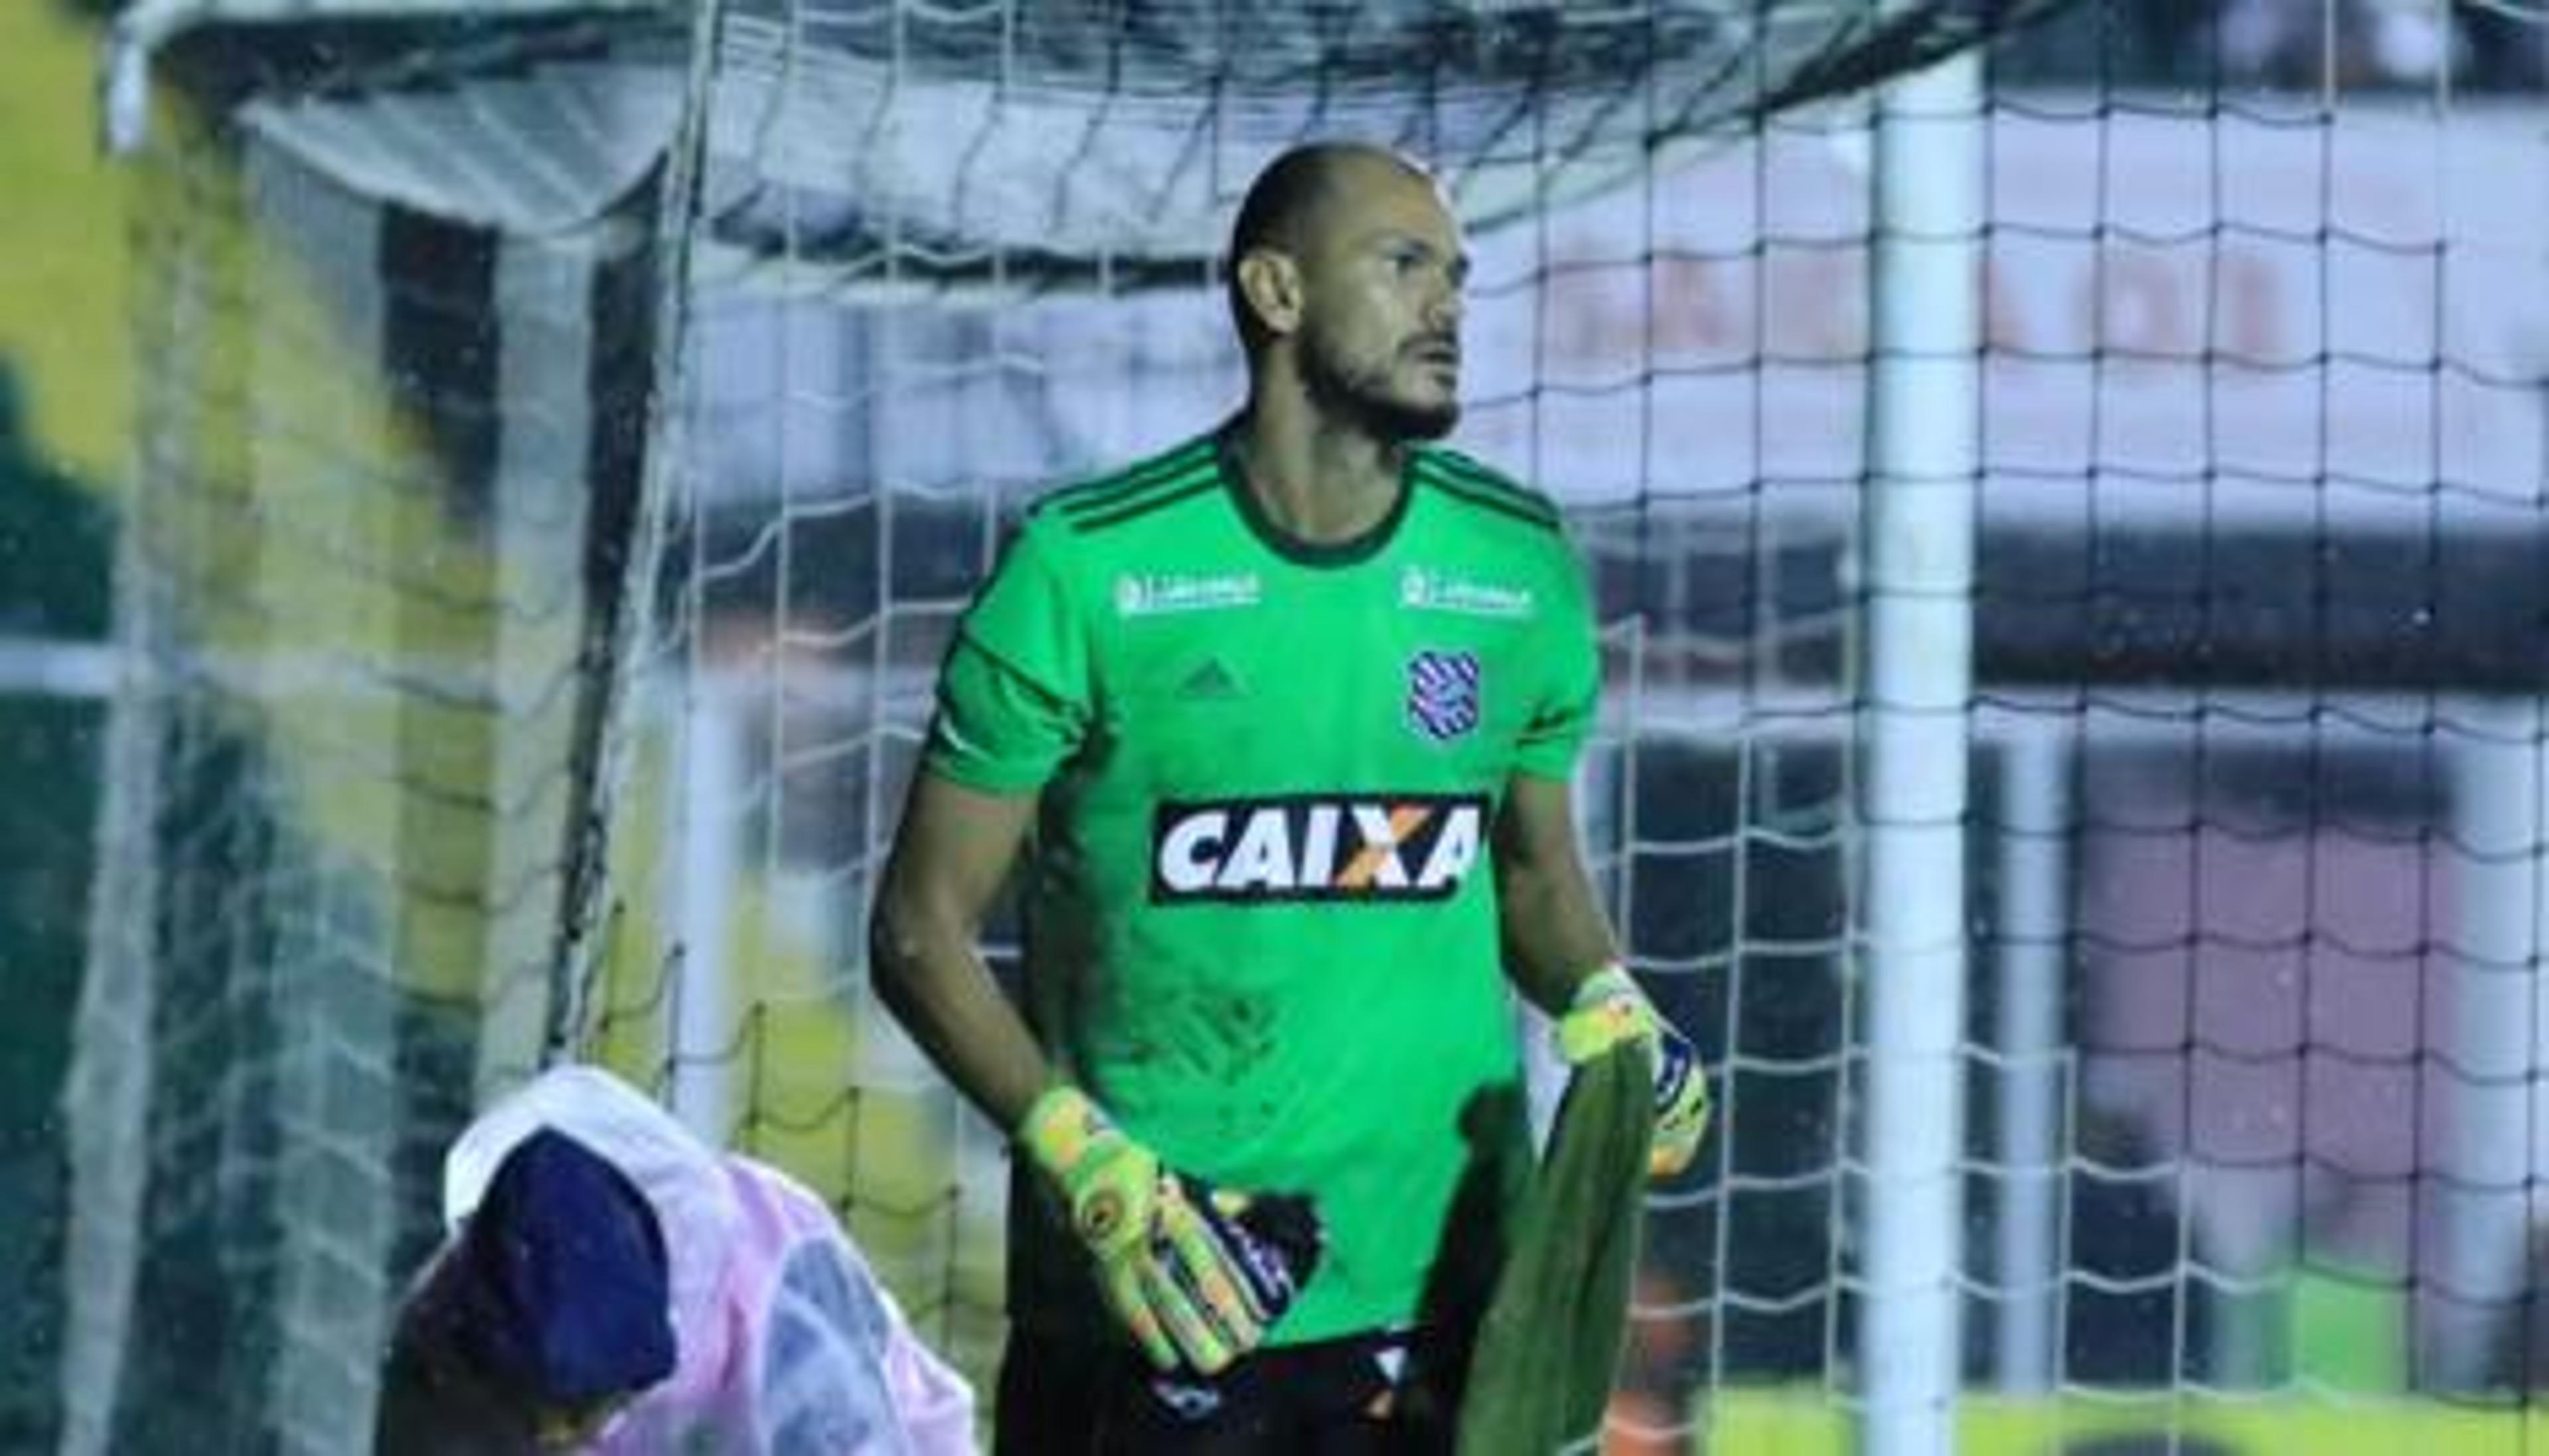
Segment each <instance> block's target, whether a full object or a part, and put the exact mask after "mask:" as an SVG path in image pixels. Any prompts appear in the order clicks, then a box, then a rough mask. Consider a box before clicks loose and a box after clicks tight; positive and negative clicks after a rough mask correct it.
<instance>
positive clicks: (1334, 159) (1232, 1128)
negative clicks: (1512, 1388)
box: [871, 143, 1706, 1453]
mask: <svg viewBox="0 0 2549 1456" xmlns="http://www.w3.org/2000/svg"><path fill="white" fill-rule="evenodd" d="M1468 266H1469V264H1468V256H1467V253H1466V251H1465V249H1464V246H1463V238H1462V233H1461V229H1460V227H1459V226H1458V224H1457V223H1456V221H1455V220H1454V218H1453V215H1452V212H1451V210H1450V208H1449V207H1448V206H1447V205H1446V202H1445V200H1444V197H1443V194H1442V192H1441V190H1440V189H1439V188H1438V187H1437V186H1436V184H1435V182H1434V179H1433V178H1432V177H1431V176H1430V175H1429V174H1428V173H1427V172H1426V171H1425V169H1424V168H1422V167H1421V166H1419V165H1417V164H1415V163H1414V162H1411V161H1409V160H1408V159H1406V158H1404V157H1402V156H1399V155H1397V154H1395V153H1392V152H1388V151H1384V150H1380V149H1377V148H1373V147H1369V146H1363V145H1357V144H1351V143H1323V144H1316V145H1311V146H1305V147H1302V148H1299V149H1296V150H1293V151H1291V152H1287V153H1285V154H1284V155H1282V156H1281V157H1279V158H1277V159H1276V160H1275V162H1274V163H1273V164H1272V165H1271V166H1270V167H1268V168H1267V170H1266V171H1265V172H1263V173H1262V174H1261V175H1260V176H1259V177H1258V179H1257V180H1256V182H1255V183H1254V184H1253V185H1252V186H1251V188H1250V190H1249V192H1248V195H1247V196H1246V198H1245V199H1244V200H1243V202H1242V204H1241V207H1240V210H1239V214H1238V218H1237V221H1236V223H1235V225H1234V227H1233V229H1232V235H1231V241H1230V251H1229V295H1230V306H1231V313H1232V318H1233V322H1234V324H1235V326H1236V329H1237V332H1238V335H1239V340H1240V344H1241V347H1242V348H1243V349H1244V350H1245V352H1246V355H1247V361H1248V372H1249V390H1248V397H1247V400H1246V402H1245V404H1244V405H1243V406H1242V407H1241V408H1240V409H1239V410H1238V412H1237V413H1236V414H1235V415H1234V416H1233V417H1231V418H1230V419H1229V420H1227V421H1226V422H1224V423H1223V424H1222V425H1220V426H1219V427H1218V428H1215V429H1213V430H1212V431H1210V432H1209V433H1206V434H1204V435H1201V436H1199V437H1197V438H1195V439H1192V440H1189V441H1187V442H1186V443H1183V444H1180V445H1179V446H1177V447H1176V448H1174V449H1171V450H1168V451H1166V452H1165V453H1162V454H1160V455H1157V456H1155V457H1153V458H1151V459H1148V460H1145V461H1141V462H1139V463H1137V464H1134V465H1131V466H1129V467H1127V468H1125V469H1123V470H1120V471H1117V472H1114V473H1112V474H1110V475H1107V476H1104V477H1102V478H1099V479H1096V480H1091V481H1087V482H1086V483H1082V484H1078V485H1074V486H1071V487H1069V488H1067V489H1063V490H1060V491H1057V492H1055V493H1053V494H1051V495H1049V496H1047V497H1045V498H1044V499H1042V500H1040V501H1039V502H1038V503H1037V504H1036V505H1035V507H1034V508H1033V509H1032V510H1031V511H1030V512H1029V513H1028V515H1027V518H1026V520H1025V521H1024V523H1023V525H1022V526H1021V528H1020V529H1019V531H1018V532H1017V534H1016V535H1015V537H1014V538H1013V539H1012V540H1011V541H1010V543H1009V545H1008V548H1007V550H1006V552H1005V553H1004V555H1003V556H1002V558H1001V561H1000V563H999V566H998V568H997V569H996V570H995V572H994V573H993V575H992V577H991V580H990V581H989V582H988V583H987V584H985V586H984V587H983V589H982V592H981V593H980V594H979V596H978V597H977V598H976V600H975V601H974V603H973V605H972V607H971V608H970V610H969V611H968V613H967V614H966V616H965V618H964V621H963V624H962V627H961V630H960V632H959V635H958V639H957V641H956V643H955V645H954V646H953V648H952V649H951V651H950V653H949V655H948V658H947V661H946V664H945V666H944V669H943V670H942V673H941V675H940V682H939V689H938V699H937V710H936V714H935V716H934V718H933V721H932V725H931V728H930V732H929V736H928V742H927V746H926V749H925V753H924V757H923V761H922V765H921V770H920V772H919V774H917V775H916V776H915V779H914V782H913V786H912V790H911V795H910V799H909V802H908V804H907V805H906V807H905V810H904V817H903V820H902V824H901V829H900V832H899V834H898V836H897V841H896V844H895V848H894V852H893V857H892V860H891V862H890V864H889V865H888V866H887V869H886V872H885V876H884V881H883V884H882V886H881V891H880V894H879V897H878V904H877V911H876V917H875V921H874V923H873V926H872V928H871V929H872V936H871V939H872V948H873V956H872V962H873V967H874V974H875V977H876V982H877V987H878V990H879V992H880V994H881V995H882V997H883V998H884V999H885V1001H886V1002H887V1004H888V1005H889V1006H891V1007H892V1008H893V1009H894V1010H895V1011H896V1013H897V1015H898V1016H900V1018H901V1019H902V1020H903V1022H904V1024H905V1025H906V1026H907V1027H909V1028H910V1030H911V1032H912V1033H913V1035H914V1037H915V1038H916V1039H917V1040H918V1042H919V1043H920V1045H921V1046H922V1047H924V1048H926V1049H927V1051H928V1052H929V1053H930V1055H931V1056H932V1057H933V1058H934V1059H935V1060H936V1061H937V1063H938V1064H939V1066H940V1067H941V1068H942V1069H944V1071H945V1072H946V1073H947V1075H948V1076H949V1077H950V1078H951V1079H952V1080H953V1081H954V1082H955V1084H956V1085H957V1086H958V1087H959V1088H961V1089H962V1090H963V1091H964V1092H965V1093H966V1095H967V1096H969V1097H970V1098H971V1099H972V1100H973V1101H974V1102H975V1103H976V1104H977V1105H979V1106H980V1107H981V1108H982V1109H983V1111H984V1112H985V1113H986V1114H988V1115H989V1116H990V1117H991V1119H992V1120H993V1121H994V1122H995V1123H996V1124H997V1125H998V1126H1000V1127H1001V1128H1004V1129H1007V1130H1010V1132H1011V1134H1012V1136H1013V1138H1014V1139H1015V1147H1016V1149H1017V1152H1018V1156H1017V1158H1016V1159H1015V1164H1014V1166H1015V1169H1016V1177H1015V1183H1014V1196H1013V1199H1012V1215H1011V1258H1010V1262H1009V1286H1010V1296H1009V1308H1010V1315H1011V1319H1012V1332H1011V1338H1010V1343H1009V1347H1008V1349H1007V1351H1006V1354H1005V1358H1004V1363H1003V1367H1002V1372H1001V1380H1000V1390H999V1398H998V1406H997V1409H996V1414H995V1417H994V1423H995V1427H996V1430H997V1434H998V1443H999V1447H1000V1449H1001V1450H1003V1451H1011V1452H1025V1451H1035V1452H1073V1451H1103V1452H1108V1453H1118V1452H1273V1451H1278V1450H1279V1451H1285V1452H1298V1451H1305V1450H1306V1451H1318V1452H1322V1453H1347V1452H1358V1451H1368V1450H1369V1451H1382V1450H1389V1451H1399V1450H1419V1449H1430V1448H1434V1447H1438V1446H1442V1445H1445V1444H1446V1443H1448V1441H1449V1439H1450V1434H1451V1433H1450V1431H1449V1429H1448V1422H1447V1419H1446V1417H1445V1416H1444V1414H1443V1412H1444V1411H1445V1410H1449V1409H1450V1408H1451V1403H1452V1401H1453V1400H1454V1399H1455V1396H1456V1394H1457V1386H1458V1384H1459V1380H1460V1374H1461V1365H1462V1361H1463V1358H1464V1357H1465V1352H1466V1350H1467V1348H1468V1342H1469V1335H1470V1332H1471V1325H1472V1324H1473V1322H1474V1320H1475V1319H1476V1315H1477V1311H1478V1309H1479V1308H1480V1306H1481V1304H1482V1302H1483V1301H1484V1299H1485V1296H1486V1289H1487V1286H1488V1284H1489V1283H1490V1282H1491V1280H1492V1279H1493V1276H1494V1272H1495V1269H1496V1267H1497V1265H1498V1262H1499V1260H1500V1258H1501V1254H1502V1242H1503V1229H1504V1224H1505V1220H1506V1217H1507V1214H1508V1211H1509V1206H1510V1204H1511V1201H1512V1198H1513V1195H1514V1190H1515V1189H1516V1187H1517V1186H1518V1184H1519V1183H1520V1181H1521V1179H1522V1177H1523V1176H1524V1174H1525V1172H1526V1170H1527V1168H1528V1166H1529V1158H1530V1147H1529V1139H1528V1132H1527V1129H1526V1126H1525V1119H1524V1111H1523V1099H1522V1095H1521V1067H1520V1057H1519V1047H1518V1043H1517V1037H1516V1030H1515V1026H1516V1023H1515V1018H1514V1016H1513V1014H1512V1012H1513V1007H1512V1000H1511V995H1510V991H1509V987H1510V988H1511V989H1518V990H1519V991H1520V992H1521V994H1522V995H1524V996H1526V997H1528V998H1529V999H1530V1000H1531V1001H1533V1002H1535V1003H1536V1004H1538V1005H1539V1006H1541V1007H1543V1008H1544V1009H1546V1010H1548V1011H1550V1012H1551V1013H1553V1014H1555V1015H1557V1016H1558V1017H1560V1018H1561V1021H1562V1023H1563V1025H1564V1026H1565V1027H1566V1028H1567V1029H1568V1030H1569V1031H1570V1032H1571V1033H1572V1034H1573V1035H1571V1036H1570V1037H1568V1038H1566V1039H1565V1041H1564V1045H1565V1049H1566V1051H1567V1054H1568V1055H1569V1056H1570V1057H1577V1056H1581V1057H1590V1056H1592V1055H1597V1054H1600V1053H1601V1052H1602V1051H1604V1050H1607V1049H1608V1047H1611V1046H1615V1045H1617V1044H1619V1043H1620V1042H1623V1041H1629V1040H1636V1041H1640V1042H1642V1043H1644V1044H1645V1045H1647V1046H1649V1047H1652V1048H1654V1049H1655V1050H1656V1051H1657V1053H1658V1054H1657V1055H1656V1056H1654V1057H1653V1058H1652V1064H1653V1065H1654V1066H1655V1067H1656V1069H1657V1072H1658V1079H1659V1080H1658V1086H1659V1088H1662V1087H1663V1086H1664V1085H1665V1084H1666V1083H1669V1084H1670V1088H1671V1091H1670V1101H1671V1102H1672V1105H1673V1108H1674V1110H1675V1113H1676V1115H1677V1117H1678V1122H1677V1123H1676V1124H1675V1128H1674V1131H1673V1133H1672V1134H1671V1135H1670V1138H1665V1137H1664V1135H1662V1134H1659V1135H1658V1137H1659V1141H1658V1144H1657V1153H1656V1166H1657V1167H1659V1168H1661V1167H1665V1166H1668V1165H1672V1164H1673V1159H1674V1158H1676V1157H1678V1158H1679V1159H1681V1160H1683V1161H1686V1160H1687V1157H1688V1147H1687V1143H1688V1142H1689V1141H1692V1140H1695V1139H1696V1137H1697V1129H1696V1127H1695V1126H1693V1123H1694V1121H1695V1119H1696V1118H1697V1117H1698V1116H1700V1115H1701V1113H1700V1110H1699V1108H1698V1107H1697V1106H1696V1105H1695V1103H1704V1099H1705V1095H1706V1094H1705V1083H1704V1080H1703V1079H1702V1078H1700V1077H1699V1076H1698V1075H1697V1073H1696V1069H1695V1066H1694V1065H1693V1063H1692V1062H1691V1060H1690V1058H1689V1056H1688V1052H1687V1046H1686V1044H1682V1043H1681V1042H1680V1039H1679V1038H1677V1037H1673V1036H1671V1035H1670V1032H1669V1029H1668V1028H1664V1027H1662V1026H1661V1024H1660V1023H1659V1022H1657V1021H1656V1019H1655V1018H1654V1016H1653V1014H1652V1008H1651V1007H1649V1006H1648V1004H1647V1002H1646V1000H1645V998H1644V996H1643V995H1641V994H1640V993H1639V992H1638V989H1637V987H1636V984H1635V983H1634V982H1633V981H1631V980H1630V979H1629V978H1628V976H1627V975H1626V973H1625V972H1624V971H1622V970H1621V969H1620V966H1619V955H1618V950H1617V948H1616V946H1615V943H1614V941H1613V937H1612V934H1611V931H1610V929H1609V927H1608V926H1607V924H1606V923H1605V921H1604V918H1603V915H1602V913H1601V911H1600V909H1599V906H1598V904H1597V902H1596V900H1595V896H1594V894H1593V891H1592V889H1591V886H1590V884H1589V883H1588V881H1587V878H1586V875H1585V872H1584V868H1583V865H1582V863H1581V861H1580V858H1579V856H1578V854H1577V850H1576V844H1575V835H1574V821H1573V815H1572V811H1571V806H1570V803H1569V798H1568V786H1567V785H1568V780H1569V778H1570V776H1571V774H1572V773H1573V770H1574V767H1575V761H1576V758H1577V754H1578V751H1579V749H1580V747H1581V745H1582V743H1583V740H1584V737H1585V734H1586V732H1587V730H1588V728H1589V727H1590V725H1591V723H1592V719H1593V714H1594V709H1595V704H1596V699H1597V696H1598V692H1599V688H1600V681H1601V678H1600V668H1599V659H1598V655H1597V652H1596V647H1595V638H1594V620H1593V614H1592V610H1591V607H1590V605H1589V602H1588V599H1587V591H1586V584H1585V579H1584V575H1583V572H1582V570H1581V568H1580V565H1579V563H1578V562H1577V560H1576V558H1575V556H1574V553H1573V552H1572V550H1571V548H1570V547H1569V545H1568V543H1567V541H1566V539H1565V537H1564V535H1563V534H1562V532H1561V530H1560V525H1559V520H1558V511H1557V509H1556V508H1555V507H1554V506H1553V505H1552V504H1551V503H1550V501H1549V500H1547V499H1546V498H1544V497H1542V496H1541V495H1539V494H1537V493H1535V492H1533V491H1530V490H1527V489H1525V488H1523V487H1522V486H1519V485H1517V484H1515V483H1514V482H1512V481H1510V480H1508V479H1506V478H1505V477H1504V476H1502V475H1499V474H1498V473H1496V472H1495V471H1493V470H1491V469H1489V468H1488V467H1486V466H1484V465H1481V464H1479V463H1478V462H1476V461H1474V460H1472V459H1469V458H1468V457H1466V456H1463V455H1461V454H1459V453H1456V452H1454V451H1452V450H1449V449H1445V448H1442V447H1441V446H1439V445H1437V444H1435V443H1433V442H1434V441H1437V440H1440V439H1441V438H1442V437H1443V436H1445V435H1446V434H1448V433H1449V432H1450V431H1451V429H1452V428H1453V426H1454V425H1455V424H1456V423H1457V422H1458V420H1459V418H1460V374H1461V321H1462V307H1463V305H1462V290H1463V281H1464V279H1465V277H1466V275H1467V271H1468ZM1022 857H1023V865H1024V870H1025V876H1024V881H1023V897H1022V904H1023V907H1024V913H1025V916H1026V920H1027V927H1028V934H1027V941H1026V944H1027V947H1028V950H1027V964H1026V978H1025V986H1026V998H1025V1002H1026V1004H1025V1007H1024V1015H1023V1016H1021V1015H1020V1014H1019V1012H1018V1011H1017V1010H1016V1009H1014V1008H1013V1007H1012V1005H1011V1003H1010V1002H1009V1001H1008V1000H1007V999H1006V998H1005V997H1004V996H1003V995H1002V994H1001V992H1000V990H999V988H998V987H997V985H996V984H995V982H994V981H993V980H992V978H991V975H990V973H989V972H988V970H987V969H986V967H985V965H984V962H983V960H982V958H981V956H980V955H979V953H978V950H977V945H978V942H979V939H980V934H981V930H982V925H983V919H984V915H985V913H986V909H987V907H988V906H989V905H990V904H991V900H992V898H993V896H994V894H995V892H996V891H997V890H998V888H999V886H1000V885H1001V883H1002V882H1003V880H1004V879H1005V878H1006V876H1007V875H1008V873H1009V872H1010V869H1011V867H1012V865H1013V864H1015V863H1018V862H1019V861H1020V860H1021V858H1022ZM1676 1048H1677V1049H1676ZM1674 1068H1677V1070H1675V1069H1674ZM1663 1100H1664V1098H1663V1095H1662V1093H1661V1092H1660V1091H1659V1105H1660V1104H1661V1103H1662V1101H1663Z"/></svg>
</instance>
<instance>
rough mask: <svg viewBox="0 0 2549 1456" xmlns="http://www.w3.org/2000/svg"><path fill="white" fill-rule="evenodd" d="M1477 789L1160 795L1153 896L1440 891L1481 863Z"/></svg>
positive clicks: (1445, 893)
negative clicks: (1177, 798)
mask: <svg viewBox="0 0 2549 1456" xmlns="http://www.w3.org/2000/svg"><path fill="white" fill-rule="evenodd" d="M1486 815H1487V801H1486V798H1485V797H1484V796H1483V795H1480V794H1393V793H1375V794H1336V795H1329V794H1293V795H1286V796H1284V797H1280V798H1263V799H1221V800H1213V801H1207V802H1188V803H1178V802H1171V803H1163V804H1161V805H1160V806H1159V809H1158V810H1157V812H1156V813H1155V814H1154V816H1153V819H1152V831H1151V901H1152V903H1153V904H1174V903H1177V902H1180V901H1185V900H1224V901H1227V900H1440V899H1445V898H1448V897H1449V896H1450V895H1452V893H1453V892H1454V891H1456V890H1458V889H1460V887H1461V882H1462V880H1463V879H1464V878H1466V877H1467V875H1468V872H1469V869H1470V867H1471V866H1472V865H1476V864H1477V863H1478V848H1479V845H1480V842H1481V840H1482V838H1483V836H1484V835H1485V833H1486Z"/></svg>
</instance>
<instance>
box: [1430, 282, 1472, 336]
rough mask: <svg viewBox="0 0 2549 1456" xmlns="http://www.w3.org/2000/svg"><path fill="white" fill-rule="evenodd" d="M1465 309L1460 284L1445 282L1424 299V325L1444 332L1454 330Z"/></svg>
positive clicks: (1459, 324) (1459, 322)
mask: <svg viewBox="0 0 2549 1456" xmlns="http://www.w3.org/2000/svg"><path fill="white" fill-rule="evenodd" d="M1467 309H1468V305H1467V303H1466V302H1465V301H1464V300H1463V298H1462V296H1461V285H1459V284H1457V283H1448V282H1447V283H1445V284H1444V285H1443V286H1442V287H1440V288H1438V289H1436V290H1435V292H1434V296H1433V297H1432V298H1431V299H1428V300H1427V301H1426V305H1425V322H1426V325H1427V326H1428V327H1431V328H1438V329H1442V330H1444V331H1446V332H1452V331H1456V330H1458V329H1459V328H1460V326H1461V316H1462V315H1463V314H1464V313H1465V312H1467Z"/></svg>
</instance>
